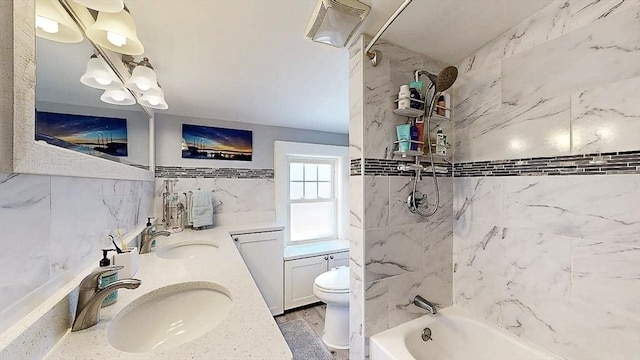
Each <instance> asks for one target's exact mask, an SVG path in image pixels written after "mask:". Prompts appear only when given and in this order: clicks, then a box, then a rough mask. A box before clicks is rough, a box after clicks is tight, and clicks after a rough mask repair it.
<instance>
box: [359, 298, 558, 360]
mask: <svg viewBox="0 0 640 360" xmlns="http://www.w3.org/2000/svg"><path fill="white" fill-rule="evenodd" d="M425 327H428V328H430V329H431V332H432V334H431V337H432V340H429V341H422V330H423V329H424V328H425ZM369 344H370V351H369V353H370V358H371V360H390V359H392V360H411V359H417V360H444V359H447V360H516V359H517V360H529V359H549V360H559V359H562V358H560V357H558V356H556V355H554V354H551V353H549V352H547V351H545V350H542V349H540V348H536V347H533V346H531V345H529V344H525V343H524V342H523V341H522V340H520V339H519V338H518V337H516V336H514V335H512V334H510V333H508V332H506V331H504V330H501V329H498V328H495V327H492V326H490V325H487V324H485V323H483V322H480V321H477V320H474V319H472V318H470V317H468V316H466V315H465V313H464V312H463V311H462V310H460V309H458V308H456V307H448V308H446V309H443V310H442V311H440V312H438V314H437V315H435V316H434V315H425V316H423V317H421V318H418V319H415V320H412V321H410V322H408V323H405V324H402V325H399V326H396V327H394V328H392V329H389V330H386V331H383V332H381V333H379V334H376V335H374V336H372V337H371V339H370V343H369Z"/></svg>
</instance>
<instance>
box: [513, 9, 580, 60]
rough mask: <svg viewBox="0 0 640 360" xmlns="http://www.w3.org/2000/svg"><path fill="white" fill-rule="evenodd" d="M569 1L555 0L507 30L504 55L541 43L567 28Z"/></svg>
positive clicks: (569, 15) (558, 34)
mask: <svg viewBox="0 0 640 360" xmlns="http://www.w3.org/2000/svg"><path fill="white" fill-rule="evenodd" d="M570 8H571V3H570V2H568V1H566V0H555V1H553V2H552V3H551V4H549V5H547V6H546V7H544V8H543V9H542V10H540V11H538V12H536V13H535V14H533V15H531V16H530V17H528V18H527V19H525V20H524V21H522V22H521V23H520V24H518V25H516V26H514V27H513V28H511V29H509V30H507V32H506V35H507V38H508V41H507V42H506V46H505V49H504V55H505V56H504V57H508V56H511V55H514V54H517V53H519V52H522V51H524V50H527V49H530V48H533V47H535V46H537V45H540V44H543V43H545V42H547V41H549V40H551V39H555V38H557V37H558V36H560V35H562V34H564V33H565V32H567V31H568V30H569V20H570V18H571V13H570Z"/></svg>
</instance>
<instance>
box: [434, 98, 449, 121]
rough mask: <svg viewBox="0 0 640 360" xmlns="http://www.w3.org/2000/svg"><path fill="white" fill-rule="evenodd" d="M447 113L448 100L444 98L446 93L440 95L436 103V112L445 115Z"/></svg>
mask: <svg viewBox="0 0 640 360" xmlns="http://www.w3.org/2000/svg"><path fill="white" fill-rule="evenodd" d="M446 113H447V102H446V101H445V99H444V95H440V96H439V97H438V102H437V104H436V114H438V115H441V116H445V115H446Z"/></svg>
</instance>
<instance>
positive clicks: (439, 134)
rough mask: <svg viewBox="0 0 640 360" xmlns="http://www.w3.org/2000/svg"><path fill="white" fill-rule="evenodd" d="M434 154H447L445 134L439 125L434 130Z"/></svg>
mask: <svg viewBox="0 0 640 360" xmlns="http://www.w3.org/2000/svg"><path fill="white" fill-rule="evenodd" d="M436 155H442V156H446V155H447V134H445V133H444V131H443V130H442V128H441V127H439V126H438V130H436Z"/></svg>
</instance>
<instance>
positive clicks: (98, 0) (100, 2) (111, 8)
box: [73, 0, 124, 13]
mask: <svg viewBox="0 0 640 360" xmlns="http://www.w3.org/2000/svg"><path fill="white" fill-rule="evenodd" d="M73 1H74V2H76V3H78V4H80V5H82V6H84V7H87V8H89V9H93V10H95V11H102V12H107V13H118V12H120V11H122V10H123V9H124V0H73Z"/></svg>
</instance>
